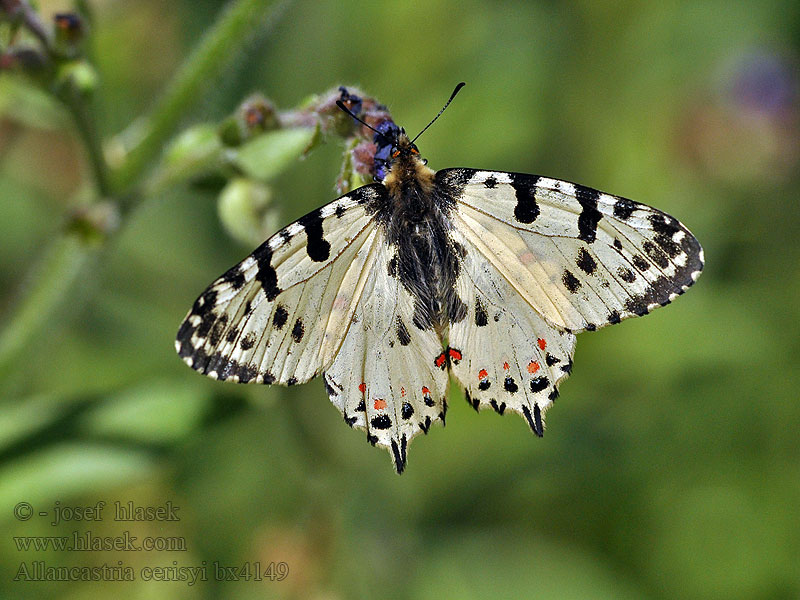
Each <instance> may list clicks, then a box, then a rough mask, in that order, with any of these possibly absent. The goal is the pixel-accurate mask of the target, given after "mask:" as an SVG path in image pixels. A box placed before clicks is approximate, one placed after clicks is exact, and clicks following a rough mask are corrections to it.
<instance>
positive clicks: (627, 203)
mask: <svg viewBox="0 0 800 600" xmlns="http://www.w3.org/2000/svg"><path fill="white" fill-rule="evenodd" d="M446 171H452V172H453V175H452V176H453V177H458V178H460V179H461V180H462V181H465V182H466V185H465V186H464V188H463V191H462V193H461V194H460V196H459V197H458V198H457V203H456V209H455V211H453V213H452V219H453V224H454V227H455V229H456V230H457V231H459V232H460V233H461V234H463V236H464V237H465V238H466V240H467V241H468V242H469V249H470V250H471V251H473V252H474V251H477V252H478V253H480V254H481V255H482V256H483V258H484V259H485V260H486V261H487V262H488V263H489V264H491V265H492V266H493V267H494V268H495V269H496V270H497V271H498V272H499V273H500V274H501V275H502V277H503V278H504V279H505V280H506V281H508V282H509V283H510V284H511V285H512V286H513V287H514V288H515V289H516V290H517V292H518V293H519V294H520V296H521V297H522V298H523V300H524V301H525V303H526V304H528V305H529V306H530V307H531V308H532V309H533V310H535V311H536V312H537V313H538V314H539V315H540V316H541V317H543V318H544V319H546V320H547V321H548V323H550V324H551V325H553V326H555V327H557V328H559V329H563V330H569V331H580V330H583V329H587V330H594V329H597V328H599V327H603V326H605V325H608V324H613V323H618V322H619V321H620V320H621V319H625V318H628V317H632V316H638V315H644V314H647V312H649V311H650V310H652V309H654V308H656V307H658V306H664V305H665V304H668V303H669V302H670V301H671V300H673V299H674V298H675V297H676V296H678V295H679V294H682V293H683V292H684V291H685V290H686V289H688V288H689V286H691V285H692V284H693V283H694V282H695V281H696V279H697V278H698V277H699V275H700V271H701V270H702V268H703V250H702V248H701V247H700V244H699V243H698V241H697V240H696V239H695V237H694V236H693V235H692V234H691V232H690V231H689V230H688V229H686V227H684V226H683V225H682V224H681V223H679V222H678V221H677V220H676V219H674V218H673V217H671V216H669V215H667V214H666V213H663V212H661V211H659V210H656V209H654V208H651V207H649V206H646V205H644V204H639V203H637V202H633V201H631V200H628V199H625V198H620V197H617V196H612V195H610V194H605V193H602V192H599V191H597V190H594V189H591V188H587V187H585V186H581V185H578V184H573V183H569V182H566V181H559V180H557V179H550V178H546V177H537V176H535V175H525V174H520V173H505V172H500V171H474V170H471V169H452V170H450V169H448V170H446Z"/></svg>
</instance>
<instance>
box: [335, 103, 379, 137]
mask: <svg viewBox="0 0 800 600" xmlns="http://www.w3.org/2000/svg"><path fill="white" fill-rule="evenodd" d="M336 106H338V107H339V108H341V109H342V110H343V111H344V112H346V113H347V114H348V115H350V116H351V117H353V118H354V119H355V120H356V121H358V122H359V123H361V124H362V125H363V126H364V127H368V128H369V129H371V130H372V131H374V132H375V133H378V134H380V131H378V130H377V129H375V128H374V127H373V126H372V125H369V124H367V123H365V122H364V121H362V120H361V119H359V118H358V117H357V116H356V115H355V114H354V113H353V112H351V111H350V109H349V108H347V107H346V106H345V105H344V102H342V101H341V100H337V101H336Z"/></svg>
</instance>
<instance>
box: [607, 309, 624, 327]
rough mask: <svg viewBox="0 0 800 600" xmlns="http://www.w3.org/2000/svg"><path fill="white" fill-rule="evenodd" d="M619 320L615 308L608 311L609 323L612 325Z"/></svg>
mask: <svg viewBox="0 0 800 600" xmlns="http://www.w3.org/2000/svg"><path fill="white" fill-rule="evenodd" d="M621 320H622V319H620V316H619V312H617V311H616V310H612V311H611V312H610V313H608V322H609V323H611V324H612V325H613V324H615V323H619V322H620V321H621Z"/></svg>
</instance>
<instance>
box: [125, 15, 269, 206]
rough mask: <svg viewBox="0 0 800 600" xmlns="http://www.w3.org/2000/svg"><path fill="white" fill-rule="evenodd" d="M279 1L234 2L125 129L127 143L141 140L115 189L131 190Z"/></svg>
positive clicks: (130, 155) (130, 156)
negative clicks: (148, 106)
mask: <svg viewBox="0 0 800 600" xmlns="http://www.w3.org/2000/svg"><path fill="white" fill-rule="evenodd" d="M277 1H278V0H236V1H235V2H233V3H232V4H231V5H230V7H229V9H228V10H227V11H226V12H225V14H223V15H222V16H221V17H220V19H219V20H218V21H217V23H216V24H215V25H214V26H213V28H212V29H210V30H209V31H208V32H207V33H206V35H205V36H204V37H203V39H202V40H201V41H200V43H199V44H198V45H197V47H196V48H195V49H194V51H193V52H192V54H191V56H190V57H189V58H188V59H187V60H186V62H185V63H184V64H183V66H182V68H181V69H180V71H179V73H178V74H177V76H176V77H175V79H174V80H173V82H172V83H171V85H170V86H169V88H167V90H166V92H165V93H164V95H163V96H162V97H161V99H160V100H159V101H158V102H157V104H156V106H155V107H154V108H153V110H152V112H151V113H150V115H149V116H147V117H145V120H144V121H140V122H136V123H134V124H133V125H132V127H130V128H129V129H128V130H127V131H125V132H123V134H122V142H123V145H126V144H125V142H126V141H127V140H126V139H125V138H130V137H135V138H136V139H135V140H134V142H133V145H132V146H131V147H130V149H129V150H128V152H127V156H125V158H124V160H123V162H122V164H121V165H120V167H119V169H118V170H117V172H116V173H115V174H114V175H115V177H114V182H113V184H114V189H116V190H118V191H121V190H126V189H127V188H128V187H129V186H130V185H131V184H132V183H133V182H134V181H135V180H137V179H138V178H139V176H140V175H141V173H142V172H143V171H144V170H145V169H146V168H147V166H148V165H149V163H150V162H151V161H152V160H153V159H154V158H155V156H156V155H157V154H158V153H159V152H160V151H161V147H162V145H163V144H164V142H165V141H166V140H167V138H168V137H169V136H170V135H171V134H172V133H173V132H174V131H175V129H176V128H177V126H178V125H179V124H180V122H181V120H182V117H184V116H185V114H186V112H187V111H188V110H189V109H190V108H191V107H192V106H193V105H195V104H197V103H198V101H199V100H200V99H201V98H202V93H201V92H202V90H203V88H204V87H206V86H208V85H210V84H212V83H213V82H214V81H216V80H217V78H218V76H219V75H220V73H221V72H222V71H223V69H224V68H225V67H226V66H227V65H228V63H229V61H230V60H231V59H232V58H234V56H235V54H236V53H235V49H236V47H237V46H238V45H240V44H241V43H243V42H246V41H247V40H248V39H249V38H250V36H251V35H252V34H253V33H255V32H256V31H258V29H259V28H262V27H263V26H264V23H265V21H266V19H267V18H268V17H270V16H272V15H273V14H274V13H275V12H277V10H276V9H274V5H275V4H276V2H277ZM280 4H282V2H281V3H280ZM280 4H279V6H278V8H280Z"/></svg>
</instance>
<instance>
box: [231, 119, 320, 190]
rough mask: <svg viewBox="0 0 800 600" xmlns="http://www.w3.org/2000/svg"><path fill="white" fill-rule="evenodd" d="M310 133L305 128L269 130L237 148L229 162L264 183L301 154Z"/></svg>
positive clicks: (311, 131)
mask: <svg viewBox="0 0 800 600" xmlns="http://www.w3.org/2000/svg"><path fill="white" fill-rule="evenodd" d="M314 131H315V130H314V129H313V128H305V127H302V128H301V127H298V128H294V129H280V130H277V131H269V132H267V133H265V134H263V135H260V136H258V137H257V138H255V139H253V140H251V141H249V142H247V143H246V144H244V145H243V146H242V147H241V148H239V150H238V151H237V152H236V153H235V154H234V158H233V162H234V164H235V165H236V166H238V167H239V168H240V169H241V170H242V171H243V172H244V173H245V174H246V175H249V176H250V177H253V178H255V179H260V180H262V181H267V180H269V179H272V178H273V177H275V176H276V175H278V174H279V173H281V172H282V171H284V170H285V169H286V168H287V167H288V166H289V165H290V164H291V163H293V162H294V161H295V160H297V159H298V158H300V156H302V155H303V154H304V153H305V151H306V148H308V146H309V144H310V143H311V141H312V140H313V138H314Z"/></svg>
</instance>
